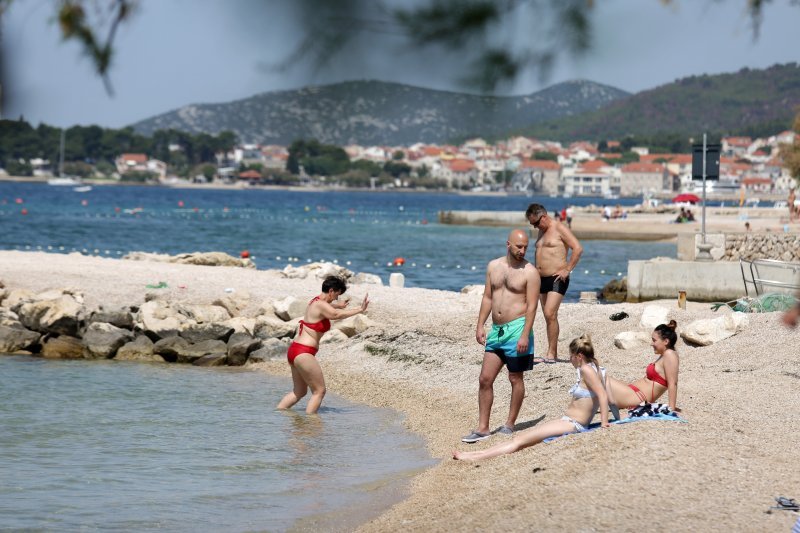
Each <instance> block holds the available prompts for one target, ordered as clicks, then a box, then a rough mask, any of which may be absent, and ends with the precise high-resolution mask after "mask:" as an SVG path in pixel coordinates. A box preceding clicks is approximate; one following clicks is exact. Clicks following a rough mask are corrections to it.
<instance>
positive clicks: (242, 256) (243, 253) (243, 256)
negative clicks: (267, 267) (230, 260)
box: [239, 250, 250, 259]
mask: <svg viewBox="0 0 800 533" xmlns="http://www.w3.org/2000/svg"><path fill="white" fill-rule="evenodd" d="M239 256H240V257H241V258H242V259H247V258H248V257H250V251H249V250H242V253H240V254H239Z"/></svg>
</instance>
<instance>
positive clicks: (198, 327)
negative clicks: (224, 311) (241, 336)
mask: <svg viewBox="0 0 800 533" xmlns="http://www.w3.org/2000/svg"><path fill="white" fill-rule="evenodd" d="M233 332H234V329H233V328H232V327H230V326H228V325H225V324H217V323H203V324H191V325H189V326H187V327H186V328H185V329H184V330H183V331H181V332H180V336H181V337H183V338H184V339H186V340H187V341H189V342H192V343H196V342H203V341H211V340H213V341H217V340H221V341H225V342H227V341H228V339H229V338H230V336H231V335H232V334H233Z"/></svg>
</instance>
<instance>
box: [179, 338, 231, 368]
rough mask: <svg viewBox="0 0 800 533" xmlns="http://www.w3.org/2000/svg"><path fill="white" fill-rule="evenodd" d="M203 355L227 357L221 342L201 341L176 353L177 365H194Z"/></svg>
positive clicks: (225, 348) (224, 346) (223, 344)
mask: <svg viewBox="0 0 800 533" xmlns="http://www.w3.org/2000/svg"><path fill="white" fill-rule="evenodd" d="M204 355H222V356H226V355H227V346H226V345H225V343H224V342H222V341H203V342H198V343H197V344H190V345H189V346H188V347H186V348H185V349H184V350H182V351H180V352H178V358H177V362H178V363H194V362H195V361H196V360H198V359H200V358H201V357H203V356H204Z"/></svg>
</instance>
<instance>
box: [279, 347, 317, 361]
mask: <svg viewBox="0 0 800 533" xmlns="http://www.w3.org/2000/svg"><path fill="white" fill-rule="evenodd" d="M318 351H319V348H314V347H313V346H306V345H305V344H300V343H299V342H293V343H292V344H290V345H289V351H288V352H287V353H286V358H287V359H288V360H289V364H290V365H294V358H295V357H297V356H298V355H300V354H301V353H309V354H311V355H316V353H317V352H318Z"/></svg>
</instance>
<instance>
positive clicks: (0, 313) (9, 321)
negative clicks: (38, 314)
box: [0, 307, 23, 327]
mask: <svg viewBox="0 0 800 533" xmlns="http://www.w3.org/2000/svg"><path fill="white" fill-rule="evenodd" d="M0 326H19V327H23V326H22V323H21V322H20V321H19V316H18V315H17V313H15V312H14V311H12V310H11V309H6V308H5V307H0Z"/></svg>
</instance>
